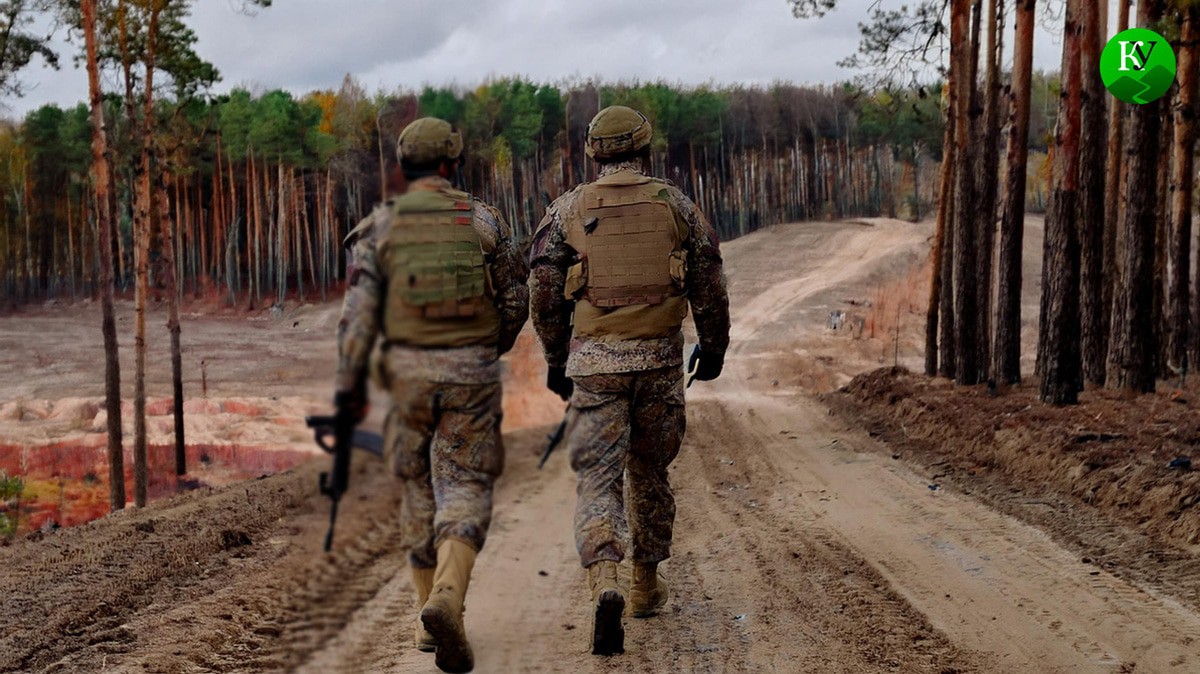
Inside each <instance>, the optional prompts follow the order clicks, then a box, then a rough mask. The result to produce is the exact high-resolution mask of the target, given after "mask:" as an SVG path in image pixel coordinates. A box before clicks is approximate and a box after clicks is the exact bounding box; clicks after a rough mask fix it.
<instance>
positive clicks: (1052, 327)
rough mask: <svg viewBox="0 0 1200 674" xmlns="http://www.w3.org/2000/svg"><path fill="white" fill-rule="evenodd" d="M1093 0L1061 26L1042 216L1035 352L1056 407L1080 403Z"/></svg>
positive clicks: (1071, 11)
mask: <svg viewBox="0 0 1200 674" xmlns="http://www.w3.org/2000/svg"><path fill="white" fill-rule="evenodd" d="M1087 2H1093V0H1068V2H1067V11H1066V22H1065V26H1064V28H1063V57H1062V58H1063V64H1062V73H1063V92H1062V96H1061V98H1060V100H1059V107H1058V123H1057V124H1056V126H1057V129H1056V131H1055V138H1054V145H1055V147H1054V150H1055V152H1054V160H1055V165H1054V181H1053V187H1052V189H1051V193H1050V209H1049V212H1048V213H1047V215H1046V253H1047V255H1046V257H1045V261H1044V265H1045V268H1046V269H1047V273H1046V274H1044V278H1045V279H1046V284H1045V285H1044V286H1043V287H1042V295H1043V300H1042V304H1043V305H1044V306H1045V307H1046V321H1045V323H1043V324H1042V325H1041V326H1040V331H1041V335H1040V339H1039V340H1038V342H1039V344H1038V348H1039V349H1040V350H1041V351H1042V352H1043V357H1042V363H1043V370H1042V382H1041V391H1040V393H1041V399H1042V402H1047V403H1051V404H1055V405H1073V404H1075V403H1077V402H1078V401H1079V389H1080V385H1081V383H1082V380H1081V376H1082V371H1081V370H1082V360H1081V354H1080V350H1079V349H1080V331H1079V256H1080V251H1079V230H1078V228H1077V224H1078V223H1077V222H1076V220H1077V216H1078V210H1077V208H1078V198H1079V194H1078V180H1079V159H1080V158H1079V136H1080V126H1081V120H1080V115H1081V110H1080V104H1081V98H1080V97H1081V93H1082V92H1081V88H1082V68H1081V66H1082V64H1081V63H1080V60H1079V57H1080V47H1081V37H1082V36H1081V28H1082V26H1081V25H1080V20H1081V17H1082V16H1085V15H1086V12H1085V11H1083V8H1082V5H1083V4H1084V3H1087Z"/></svg>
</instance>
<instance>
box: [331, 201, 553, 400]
mask: <svg viewBox="0 0 1200 674" xmlns="http://www.w3.org/2000/svg"><path fill="white" fill-rule="evenodd" d="M448 186H449V182H448V181H446V180H444V179H442V178H438V177H429V178H421V179H419V180H416V181H414V182H413V183H412V184H411V185H410V187H409V189H412V190H418V189H428V190H436V189H441V188H443V187H448ZM472 201H473V203H474V206H475V208H474V212H473V215H474V225H475V231H476V232H478V234H479V236H480V237H481V238H482V239H484V240H485V243H489V244H493V243H494V246H489V247H492V248H493V252H492V253H491V254H490V255H489V256H487V259H486V262H487V265H488V269H489V271H490V272H491V277H492V282H493V285H494V287H495V292H496V296H495V304H496V309H497V310H498V312H499V314H500V343H499V348H497V347H495V346H463V347H454V348H438V349H432V348H418V347H412V346H404V345H400V344H389V345H388V346H387V348H386V350H385V354H384V358H383V361H382V364H383V365H384V366H385V367H384V369H385V371H390V372H393V373H403V377H404V378H406V379H420V380H427V381H436V382H444V383H456V384H484V383H490V382H495V381H499V379H500V364H499V357H500V355H501V354H503V353H506V352H507V351H509V350H510V349H512V347H513V344H514V343H515V342H516V340H517V335H518V334H519V333H520V332H521V328H522V327H523V326H524V325H525V320H526V319H527V318H528V317H529V288H528V287H527V286H526V285H525V283H526V279H528V277H529V267H528V266H527V265H526V262H525V260H524V258H523V257H522V256H521V254H520V251H519V249H518V247H517V245H516V244H515V243H514V241H513V235H512V228H510V227H509V225H508V223H506V222H505V221H504V219H503V218H502V217H500V213H499V212H498V211H497V210H496V209H494V208H492V207H491V206H488V205H487V204H485V203H483V202H482V201H480V200H479V199H473V200H472ZM390 213H391V208H390V204H388V203H384V204H380V205H378V206H376V207H375V211H374V212H373V213H372V214H371V215H369V216H367V217H366V218H364V219H363V221H362V222H360V223H359V224H358V226H357V227H355V228H354V229H353V230H352V231H351V232H350V234H349V235H348V236H347V237H346V241H345V246H346V248H347V249H348V250H349V251H350V252H349V256H348V262H347V270H346V275H347V278H349V283H348V287H347V289H346V295H345V298H344V299H343V300H342V317H341V320H340V321H338V330H337V338H338V368H337V375H336V378H335V382H334V386H335V390H337V391H348V390H351V389H352V388H353V387H354V386H355V385H357V384H359V383H360V382H361V381H362V380H363V377H364V376H365V375H366V370H367V363H368V360H369V359H370V356H371V351H372V349H373V348H374V345H375V341H376V338H378V337H379V335H380V333H381V332H382V330H381V325H382V318H383V317H382V315H381V314H382V312H383V308H384V307H385V306H386V302H385V301H384V299H385V298H384V293H385V292H386V290H387V283H386V281H385V280H384V278H383V274H382V273H381V272H380V270H379V267H378V263H377V261H376V252H377V250H376V249H377V241H378V240H380V238H381V237H380V236H379V235H380V233H381V232H382V228H384V227H387V226H388V225H389V224H390V222H391V220H390Z"/></svg>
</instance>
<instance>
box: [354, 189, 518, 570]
mask: <svg viewBox="0 0 1200 674" xmlns="http://www.w3.org/2000/svg"><path fill="white" fill-rule="evenodd" d="M449 186H450V184H449V182H448V181H446V180H444V179H442V178H438V177H427V178H421V179H419V180H416V181H414V182H413V183H412V184H411V186H410V188H409V189H410V190H423V189H424V190H438V189H442V188H448V187H449ZM387 206H388V204H384V205H382V206H380V207H377V208H376V210H375V212H374V213H372V215H371V216H368V218H367V219H365V220H364V221H363V222H362V223H361V224H360V225H359V226H358V227H356V228H355V229H354V231H352V232H351V233H350V235H349V236H348V237H347V240H346V245H347V246H348V247H350V248H351V250H352V262H351V265H350V270H349V273H348V274H349V277H350V287H349V289H348V290H347V291H346V296H345V299H344V301H343V307H342V318H341V321H340V322H339V324H338V350H339V361H338V372H337V381H336V386H337V390H349V389H350V388H352V387H353V386H354V384H355V383H356V382H358V381H360V380H361V378H362V376H363V374H364V372H365V371H366V369H367V361H368V359H369V357H370V354H371V351H372V349H373V346H374V344H375V341H376V339H377V337H379V336H380V335H381V332H382V330H381V318H382V313H383V307H384V306H385V304H386V303H385V301H384V297H383V296H384V293H385V290H386V287H387V286H386V283H385V282H384V279H383V278H382V274H381V272H380V265H379V264H378V262H377V253H378V251H379V248H378V244H377V241H378V240H379V239H380V238H381V237H380V233H381V231H382V230H383V229H384V228H386V227H387V226H388V222H389V214H390V211H389V210H388V208H387ZM472 206H473V209H472V213H473V216H474V217H473V224H474V227H475V231H476V232H477V233H478V235H479V237H480V238H481V239H482V240H484V241H485V242H486V243H489V244H494V245H493V246H488V247H489V248H493V252H492V253H491V255H490V256H488V259H487V267H488V271H489V273H490V276H491V279H492V285H493V287H494V288H495V306H496V309H497V311H498V313H499V315H500V334H499V344H498V346H486V345H471V346H459V347H447V348H423V347H415V346H406V345H403V344H391V343H387V344H384V347H383V350H382V353H381V354H380V355H379V362H378V374H379V378H380V383H381V384H382V386H383V388H385V389H387V390H388V391H389V392H390V393H391V395H392V403H393V406H392V408H391V410H389V412H388V415H387V420H386V421H385V423H384V439H385V450H386V452H387V460H388V464H389V466H390V468H391V470H392V471H393V472H394V473H395V474H396V475H397V476H398V477H400V478H401V479H402V481H403V484H404V487H403V488H404V501H403V504H402V506H401V513H400V517H401V527H402V531H403V539H404V543H405V545H406V547H408V549H409V561H410V564H411V565H412V566H413V567H414V568H433V567H435V566H436V564H437V553H436V547H437V544H438V543H440V542H441V541H442V540H445V539H447V538H453V539H459V540H462V541H464V542H466V543H467V544H469V545H470V546H471V547H473V548H474V549H475V550H476V551H478V550H479V549H481V548H482V547H483V544H484V541H485V539H486V537H487V530H488V526H489V524H490V522H491V513H492V487H493V484H494V483H495V480H496V477H497V476H499V475H500V472H501V471H502V469H503V467H504V447H503V445H502V444H501V439H500V420H501V406H500V400H501V389H500V363H499V357H500V355H501V354H503V353H505V352H507V351H509V350H510V349H511V348H512V346H513V344H514V343H515V342H516V339H517V335H518V334H519V333H520V331H521V328H522V326H524V324H525V320H526V318H527V317H528V304H529V290H528V288H527V287H526V285H525V280H526V278H527V277H528V275H529V270H528V267H527V266H526V263H525V260H524V259H522V256H521V255H520V253H519V251H518V249H517V247H516V245H515V244H514V242H513V239H512V230H511V228H510V227H509V226H508V224H507V223H505V222H504V220H503V219H502V218H501V217H500V214H499V213H498V212H497V211H496V210H495V209H494V208H492V207H490V206H488V205H486V204H484V203H483V202H482V201H480V200H478V199H473V200H472Z"/></svg>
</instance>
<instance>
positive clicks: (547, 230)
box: [529, 162, 729, 377]
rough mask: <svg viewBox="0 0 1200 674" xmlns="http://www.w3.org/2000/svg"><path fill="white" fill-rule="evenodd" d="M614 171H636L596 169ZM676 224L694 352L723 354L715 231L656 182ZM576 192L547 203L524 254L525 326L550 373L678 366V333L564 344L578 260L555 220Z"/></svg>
mask: <svg viewBox="0 0 1200 674" xmlns="http://www.w3.org/2000/svg"><path fill="white" fill-rule="evenodd" d="M621 170H632V171H637V172H638V173H641V167H640V166H639V165H638V164H636V163H630V162H624V163H616V164H609V165H606V166H604V167H603V168H602V169H601V171H600V176H601V177H603V176H606V175H609V174H611V173H615V172H617V171H621ZM664 185H665V186H666V189H667V191H668V193H669V194H670V195H671V197H672V200H673V202H674V207H675V208H676V209H678V211H679V213H680V214H681V215H682V216H683V219H684V220H685V221H686V222H687V223H688V225H689V230H690V231H689V235H688V238H687V239H686V240H685V241H684V242H683V247H684V250H685V251H686V252H687V261H688V266H687V270H688V271H687V281H686V284H685V285H686V287H687V298H688V304H689V305H690V306H691V310H692V314H693V316H694V319H695V321H696V330H697V332H698V333H699V336H700V346H701V348H702V349H703V350H704V351H706V352H709V353H714V354H718V353H719V354H724V353H725V350H726V349H727V348H728V347H729V293H728V291H727V290H726V287H725V275H724V273H723V272H722V269H721V250H720V245H719V244H720V242H719V240H718V238H717V233H716V232H715V231H714V230H713V228H712V226H711V225H709V223H708V220H706V219H705V217H704V215H703V214H702V213H701V212H700V209H698V208H697V207H696V204H694V203H693V202H692V200H691V199H689V198H687V196H685V195H684V194H683V192H681V191H680V190H679V189H678V188H677V187H675V186H674V185H672V184H670V183H668V182H664ZM580 194H581V191H580V189H579V188H578V187H577V188H575V189H574V190H572V191H570V192H568V193H566V194H564V195H562V196H561V197H559V198H558V199H556V200H555V201H554V203H552V204H550V208H549V209H548V210H547V211H546V217H545V218H543V219H542V222H541V224H539V225H538V229H537V232H536V234H534V240H533V248H532V250H531V251H530V266H531V267H532V269H533V271H532V276H531V277H530V283H529V285H530V293H531V294H530V303H531V310H532V313H533V326H534V328H535V329H536V330H537V333H538V337H539V338H540V339H541V341H542V348H543V349H544V350H545V352H546V362H547V363H549V364H550V365H551V366H552V367H564V366H565V367H566V368H567V374H568V375H570V376H573V377H581V376H587V375H593V374H602V373H615V372H636V371H640V370H651V369H655V368H660V367H667V366H671V365H679V364H681V363H682V362H683V333H682V331H679V332H676V333H675V334H674V335H671V336H669V337H663V338H660V339H637V340H598V339H593V338H589V337H583V336H578V337H574V338H572V334H571V317H572V314H573V312H574V308H575V303H574V302H572V301H571V300H569V299H566V298H565V297H564V295H563V287H564V285H565V282H566V275H567V270H568V269H569V268H570V266H571V265H573V264H575V263H576V262H578V260H577V256H576V251H575V250H573V249H572V248H571V247H570V246H569V245H567V242H566V234H565V232H564V229H563V214H565V213H570V212H572V210H573V209H575V208H577V202H578V201H579V198H580Z"/></svg>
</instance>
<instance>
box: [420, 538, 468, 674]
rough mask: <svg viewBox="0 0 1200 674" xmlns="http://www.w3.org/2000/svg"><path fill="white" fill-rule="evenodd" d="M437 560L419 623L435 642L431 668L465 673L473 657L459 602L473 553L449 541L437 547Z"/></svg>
mask: <svg viewBox="0 0 1200 674" xmlns="http://www.w3.org/2000/svg"><path fill="white" fill-rule="evenodd" d="M437 558H438V564H437V570H436V571H435V572H434V576H433V590H432V591H431V592H430V594H429V600H428V601H426V602H425V607H424V608H422V609H421V622H422V623H424V625H425V629H427V630H429V633H430V634H432V635H433V639H434V641H435V642H437V652H436V655H435V657H434V664H436V665H437V666H438V669H440V670H442V671H443V672H456V673H457V672H469V671H471V670H472V669H473V668H474V667H475V656H474V654H473V653H471V644H469V643H468V642H467V631H466V628H465V627H463V600H464V599H465V598H466V596H467V585H468V584H469V583H470V581H471V569H472V568H473V567H474V566H475V550H474V549H472V548H471V546H469V545H467V544H466V543H463V542H462V541H459V540H455V539H453V538H451V539H447V540H445V541H442V543H441V545H438V549H437Z"/></svg>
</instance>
